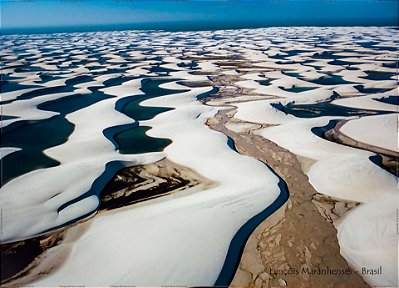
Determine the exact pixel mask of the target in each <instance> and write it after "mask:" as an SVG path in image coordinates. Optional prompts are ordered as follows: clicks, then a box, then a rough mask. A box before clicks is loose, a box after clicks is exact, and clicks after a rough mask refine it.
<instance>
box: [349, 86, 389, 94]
mask: <svg viewBox="0 0 399 288" xmlns="http://www.w3.org/2000/svg"><path fill="white" fill-rule="evenodd" d="M353 87H354V88H356V90H357V91H359V92H360V93H364V94H368V93H383V92H387V91H390V90H392V89H393V87H392V88H366V87H364V86H363V85H356V86H353Z"/></svg>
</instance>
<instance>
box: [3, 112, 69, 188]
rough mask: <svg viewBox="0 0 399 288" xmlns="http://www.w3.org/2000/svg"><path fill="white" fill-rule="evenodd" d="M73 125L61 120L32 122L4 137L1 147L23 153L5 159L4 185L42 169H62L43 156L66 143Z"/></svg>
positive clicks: (15, 153)
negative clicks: (47, 150)
mask: <svg viewBox="0 0 399 288" xmlns="http://www.w3.org/2000/svg"><path fill="white" fill-rule="evenodd" d="M73 129H74V125H73V124H72V123H70V122H69V121H68V120H66V119H65V118H63V117H62V116H54V117H52V118H50V119H46V120H39V121H30V123H29V124H27V125H24V126H21V127H19V128H18V129H14V130H11V131H10V132H8V133H4V134H2V140H1V147H17V148H21V149H22V150H20V151H17V152H14V153H11V154H9V155H7V156H5V157H4V158H3V159H2V168H3V170H2V179H1V180H2V185H4V184H5V183H7V182H8V181H10V180H11V179H14V178H16V177H18V176H21V175H22V174H25V173H28V172H30V171H33V170H36V169H39V168H48V167H53V166H57V165H59V162H58V161H56V160H54V159H52V158H50V157H48V156H46V155H44V154H43V150H45V149H47V148H50V147H53V146H57V145H60V144H62V143H64V142H66V141H67V139H68V137H69V135H70V134H71V133H72V132H73Z"/></svg>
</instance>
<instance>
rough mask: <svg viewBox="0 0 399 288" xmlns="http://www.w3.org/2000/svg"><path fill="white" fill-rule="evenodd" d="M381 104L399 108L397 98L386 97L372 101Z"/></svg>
mask: <svg viewBox="0 0 399 288" xmlns="http://www.w3.org/2000/svg"><path fill="white" fill-rule="evenodd" d="M374 100H377V101H379V102H382V103H386V104H392V105H398V106H399V96H388V97H383V98H380V99H374Z"/></svg>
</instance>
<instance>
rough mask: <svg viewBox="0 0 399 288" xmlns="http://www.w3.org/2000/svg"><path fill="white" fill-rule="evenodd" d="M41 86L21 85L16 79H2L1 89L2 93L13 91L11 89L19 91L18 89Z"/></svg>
mask: <svg viewBox="0 0 399 288" xmlns="http://www.w3.org/2000/svg"><path fill="white" fill-rule="evenodd" d="M40 87H41V86H39V85H21V84H19V83H18V82H15V81H7V80H2V81H1V89H0V90H1V93H6V92H11V91H17V90H23V89H29V88H40Z"/></svg>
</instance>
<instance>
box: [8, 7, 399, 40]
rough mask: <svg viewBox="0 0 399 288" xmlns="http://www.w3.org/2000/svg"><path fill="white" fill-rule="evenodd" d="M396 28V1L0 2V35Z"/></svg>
mask: <svg viewBox="0 0 399 288" xmlns="http://www.w3.org/2000/svg"><path fill="white" fill-rule="evenodd" d="M304 25H305V26H353V25H360V26H397V25H398V1H397V0H257V1H256V0H241V1H240V0H231V1H228V0H227V1H226V0H225V1H220V0H191V1H190V0H188V1H187V0H186V1H182V0H174V1H173V0H172V1H171V0H169V1H168V0H164V1H148V0H147V1H146V0H1V27H2V33H4V34H7V33H26V32H35V31H36V32H44V31H47V32H48V31H54V32H62V31H98V30H120V29H163V30H172V31H173V30H214V29H228V28H254V27H268V26H304Z"/></svg>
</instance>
